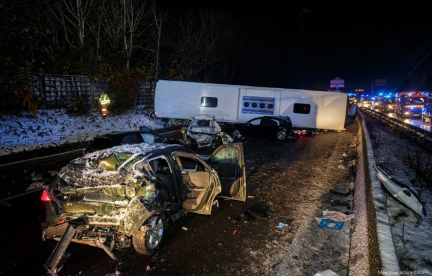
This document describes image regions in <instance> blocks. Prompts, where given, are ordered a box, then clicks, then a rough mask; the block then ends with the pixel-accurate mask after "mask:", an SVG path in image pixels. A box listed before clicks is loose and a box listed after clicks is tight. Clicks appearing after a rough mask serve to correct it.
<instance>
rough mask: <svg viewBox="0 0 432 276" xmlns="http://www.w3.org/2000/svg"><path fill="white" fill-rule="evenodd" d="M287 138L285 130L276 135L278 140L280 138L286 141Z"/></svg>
mask: <svg viewBox="0 0 432 276" xmlns="http://www.w3.org/2000/svg"><path fill="white" fill-rule="evenodd" d="M286 137H287V133H286V131H285V130H279V131H278V132H277V133H276V138H278V140H285V139H286Z"/></svg>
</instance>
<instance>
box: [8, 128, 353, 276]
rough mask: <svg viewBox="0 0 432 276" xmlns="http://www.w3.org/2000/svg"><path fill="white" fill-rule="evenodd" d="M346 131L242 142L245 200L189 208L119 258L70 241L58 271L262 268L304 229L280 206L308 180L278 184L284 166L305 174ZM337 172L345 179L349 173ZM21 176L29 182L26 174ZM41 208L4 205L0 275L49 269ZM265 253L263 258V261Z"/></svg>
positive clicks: (35, 202) (21, 201) (34, 197)
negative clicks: (152, 251)
mask: <svg viewBox="0 0 432 276" xmlns="http://www.w3.org/2000/svg"><path fill="white" fill-rule="evenodd" d="M348 132H349V133H346V132H342V133H327V134H322V135H316V136H312V137H303V138H300V139H298V140H296V141H285V142H279V141H265V140H260V139H249V140H247V141H243V144H244V151H245V160H246V175H247V183H248V187H247V193H248V195H249V196H250V197H249V198H248V200H247V202H246V203H241V202H236V201H229V200H222V199H220V200H219V207H217V206H214V208H213V212H212V215H211V216H200V215H194V214H188V215H187V216H186V217H184V218H182V219H180V220H179V221H177V222H176V224H175V225H170V226H169V227H168V229H167V231H166V236H165V238H164V241H163V244H162V247H161V249H160V251H159V253H158V254H157V255H154V256H143V255H139V254H138V253H136V252H135V251H134V249H133V247H131V248H129V249H125V250H122V251H119V250H115V251H114V254H115V255H116V257H117V258H118V259H119V260H120V261H118V262H117V261H113V260H112V259H111V258H110V257H109V256H108V255H107V254H106V253H105V252H103V251H102V250H101V249H97V248H92V247H88V246H84V245H79V244H71V245H70V246H69V248H68V251H67V252H68V253H69V254H70V256H69V259H68V260H67V263H66V264H65V265H64V267H63V269H62V270H61V271H60V273H59V275H116V273H120V274H121V275H173V274H175V275H233V274H234V275H236V274H237V275H240V274H245V273H246V274H252V275H256V274H260V275H262V274H263V273H266V274H267V273H268V272H269V271H272V269H274V268H275V266H276V265H277V263H278V262H280V260H278V258H281V257H283V253H284V252H285V251H286V250H287V249H286V246H289V244H290V241H292V240H293V239H294V237H295V233H296V231H298V229H301V221H302V220H301V219H300V220H298V221H296V216H295V215H293V214H289V213H284V210H286V208H283V206H282V207H281V204H286V202H289V200H290V199H292V200H293V202H295V199H296V197H297V196H299V195H296V194H289V192H288V191H289V190H290V189H291V188H290V187H289V185H299V186H301V185H308V182H307V181H298V182H292V181H291V182H287V184H284V183H280V184H279V183H278V179H279V180H280V179H282V178H286V179H289V178H290V175H289V174H287V172H289V171H290V168H291V167H292V168H294V167H295V166H300V167H299V168H301V167H303V169H305V171H304V172H303V174H304V175H306V176H305V177H307V174H308V172H309V173H310V170H309V171H308V170H307V166H319V162H321V161H324V160H325V159H324V158H326V157H328V156H331V155H334V156H335V160H336V159H338V158H339V157H336V155H337V154H342V152H343V150H344V149H345V150H346V148H347V147H348V144H349V141H348V140H349V139H350V138H347V139H348V140H347V141H348V142H346V143H345V144H344V145H343V147H342V149H341V147H340V145H338V143H337V142H338V139H340V138H338V137H339V136H342V135H345V136H349V137H351V138H352V137H353V135H354V131H353V130H352V131H351V132H350V131H348ZM324 136H327V138H326V137H324ZM323 137H324V138H323ZM328 137H330V138H328ZM323 139H324V140H323ZM324 143H327V144H324ZM320 145H324V146H327V147H324V148H323V149H322V150H321V152H317V151H316V149H320V148H322V147H321V146H320ZM311 149H313V151H314V152H313V153H311V152H310V151H311ZM326 162H327V161H326ZM335 162H336V161H335ZM332 166H334V165H332ZM336 166H337V164H336ZM47 170H48V168H47ZM322 173H326V171H325V170H324V171H323V172H322ZM327 173H328V171H327ZM315 177H319V176H315ZM323 177H325V176H323ZM341 177H342V178H346V177H347V174H344V175H343V176H341ZM7 181H11V180H10V179H8V178H7V177H3V179H2V182H3V184H2V185H4V184H5V182H7ZM26 181H27V182H28V181H30V180H29V179H28V178H27V179H26V180H23V182H26ZM332 181H333V180H332ZM30 183H31V181H30ZM289 183H291V184H289ZM292 183H295V184H292ZM20 185H24V184H23V183H20ZM278 185H282V186H278ZM293 188H294V187H293ZM284 189H287V190H284ZM296 189H297V188H296ZM305 189H306V190H307V189H308V187H305ZM269 190H271V191H272V193H269ZM320 192H321V191H320ZM324 198H325V197H324ZM278 202H279V203H278ZM284 202H285V203H284ZM314 202H315V201H314ZM325 203H326V202H325V200H323V199H319V200H316V203H314V204H318V205H320V206H321V205H323V204H325ZM288 208H292V207H288ZM41 211H42V204H41V201H40V192H38V193H33V194H30V195H27V196H25V197H21V198H17V199H13V200H10V201H8V202H6V203H3V204H1V206H0V215H1V218H2V223H1V225H2V227H1V229H0V239H1V242H2V246H1V248H2V250H0V275H46V273H45V269H44V267H43V265H44V263H45V262H46V261H47V259H48V258H49V256H50V254H51V252H52V251H53V249H54V247H55V245H56V242H53V241H47V242H44V241H42V239H41V229H40V220H41ZM281 221H283V222H286V223H287V224H290V227H287V228H286V230H284V229H282V230H280V229H278V228H277V225H278V223H279V222H281ZM282 237H283V238H282ZM277 240H283V241H284V243H283V244H282V243H281V245H278V246H277V247H276V246H275V243H274V241H277ZM280 247H282V249H281V248H280ZM276 251H277V252H276ZM266 252H267V253H266ZM268 252H275V253H274V254H273V253H271V254H270V253H268ZM276 253H277V254H276ZM251 256H252V257H251ZM254 256H256V257H254ZM263 256H264V257H263ZM266 256H267V257H266ZM263 258H264V259H266V260H265V261H263V260H262V259H263ZM342 266H343V265H342Z"/></svg>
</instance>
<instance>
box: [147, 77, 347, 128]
mask: <svg viewBox="0 0 432 276" xmlns="http://www.w3.org/2000/svg"><path fill="white" fill-rule="evenodd" d="M154 106H155V112H156V115H157V116H158V117H159V118H168V119H189V118H191V117H193V116H196V115H198V114H212V115H213V116H215V118H216V119H217V121H218V123H245V122H247V121H249V120H251V119H254V118H257V117H261V116H289V117H290V118H291V120H292V124H293V126H294V127H299V128H309V129H328V130H344V129H345V124H346V122H347V121H346V118H347V108H348V96H347V94H346V93H341V92H330V91H313V90H299V89H286V88H269V87H254V86H246V85H227V84H214V83H196V82H184V81H166V80H159V81H158V83H157V85H156V90H155V97H154Z"/></svg>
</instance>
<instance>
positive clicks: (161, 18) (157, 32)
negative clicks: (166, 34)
mask: <svg viewBox="0 0 432 276" xmlns="http://www.w3.org/2000/svg"><path fill="white" fill-rule="evenodd" d="M152 13H153V18H154V26H155V28H154V31H153V36H154V38H155V39H156V47H155V48H156V49H155V50H154V61H155V73H154V77H155V78H156V79H157V78H158V77H159V67H160V49H161V37H162V26H163V25H164V23H165V20H166V18H167V13H162V12H159V11H158V10H157V7H156V4H155V3H154V2H153V9H152Z"/></svg>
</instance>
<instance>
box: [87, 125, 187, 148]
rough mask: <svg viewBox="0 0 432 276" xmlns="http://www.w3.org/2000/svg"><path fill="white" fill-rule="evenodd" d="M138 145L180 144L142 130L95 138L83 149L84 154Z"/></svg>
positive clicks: (171, 139)
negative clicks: (126, 145)
mask: <svg viewBox="0 0 432 276" xmlns="http://www.w3.org/2000/svg"><path fill="white" fill-rule="evenodd" d="M139 143H146V144H155V143H165V144H182V142H181V141H180V140H179V139H173V138H167V137H163V136H160V135H158V134H156V133H152V132H151V130H150V129H143V130H142V131H117V132H112V133H108V134H105V135H101V136H98V137H95V138H94V139H93V141H92V142H91V144H90V145H89V146H88V147H87V148H85V149H84V154H86V153H90V152H93V151H97V150H101V149H107V148H112V147H114V146H119V145H125V144H139Z"/></svg>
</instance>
